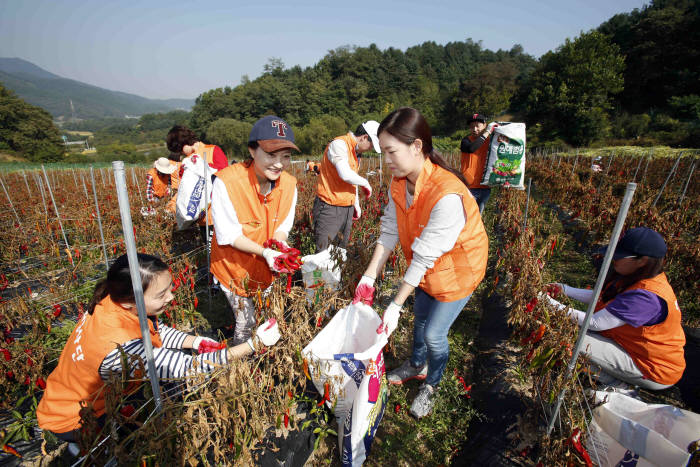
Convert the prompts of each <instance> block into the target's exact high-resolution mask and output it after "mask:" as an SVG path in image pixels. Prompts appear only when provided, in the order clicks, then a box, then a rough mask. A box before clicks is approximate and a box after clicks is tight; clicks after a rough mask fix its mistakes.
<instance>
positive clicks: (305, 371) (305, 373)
mask: <svg viewBox="0 0 700 467" xmlns="http://www.w3.org/2000/svg"><path fill="white" fill-rule="evenodd" d="M304 375H305V376H306V379H311V375H309V362H308V360H306V359H304Z"/></svg>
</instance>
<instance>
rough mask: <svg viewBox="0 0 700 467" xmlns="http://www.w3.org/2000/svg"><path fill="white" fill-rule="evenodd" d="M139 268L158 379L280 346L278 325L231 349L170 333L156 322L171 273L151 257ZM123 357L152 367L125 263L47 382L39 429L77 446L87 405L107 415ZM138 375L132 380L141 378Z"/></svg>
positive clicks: (114, 270)
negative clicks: (107, 393) (108, 392)
mask: <svg viewBox="0 0 700 467" xmlns="http://www.w3.org/2000/svg"><path fill="white" fill-rule="evenodd" d="M138 262H139V271H140V273H141V280H142V287H143V291H144V294H143V295H144V297H143V298H144V303H145V306H146V314H147V315H148V317H149V323H148V326H149V329H150V334H151V341H152V343H153V357H154V359H155V366H156V370H157V371H158V376H159V377H160V378H163V379H171V378H182V377H185V376H187V375H189V374H191V373H195V372H199V373H201V372H209V371H213V370H214V368H215V367H216V366H218V365H225V364H227V363H228V362H229V360H234V359H238V358H242V357H244V356H246V355H249V354H251V353H253V352H254V351H255V349H256V348H259V347H260V346H261V345H266V346H269V345H273V344H275V343H276V342H277V340H278V339H279V330H278V328H277V325H276V323H273V325H272V326H271V327H269V329H268V326H269V324H268V323H264V324H263V325H262V326H260V328H259V329H258V332H257V334H256V337H255V338H253V339H251V340H249V341H248V342H247V343H243V344H241V345H238V346H235V347H230V348H228V349H226V348H225V346H220V345H218V343H217V342H216V341H214V340H212V339H208V338H206V337H198V336H193V335H189V334H185V333H184V332H181V331H178V330H176V329H173V328H170V327H168V326H165V325H164V324H163V323H162V322H161V321H160V320H159V319H158V317H159V316H160V314H161V313H163V311H165V309H166V308H167V307H168V305H169V304H170V301H171V300H172V299H173V294H172V291H171V289H172V287H173V284H172V278H171V276H170V272H169V271H168V265H167V264H165V263H164V262H163V261H161V260H160V259H159V258H157V257H155V256H150V255H145V254H138ZM117 346H120V348H121V351H120V350H119V349H118V348H117ZM182 349H196V350H197V351H198V352H199V355H197V356H196V357H193V356H190V355H188V354H186V353H184V352H181V351H180V350H182ZM122 352H125V353H126V354H127V355H134V356H138V357H140V358H141V359H142V361H146V352H145V347H144V343H143V340H142V337H141V328H140V326H139V318H138V314H137V311H136V305H135V299H134V291H133V286H132V283H131V275H130V273H129V261H128V259H127V256H126V255H122V256H120V257H119V258H117V260H116V261H115V262H114V263H113V264H112V266H111V267H110V268H109V271H108V272H107V278H106V279H104V280H102V281H101V282H99V283H98V284H97V286H96V287H95V292H94V294H93V296H92V299H91V301H90V304H89V306H88V312H87V313H86V314H84V315H83V316H82V318H79V321H78V323H77V325H76V327H75V329H74V330H73V332H72V333H71V335H70V337H69V338H68V341H67V342H66V345H65V347H64V348H63V351H62V352H61V357H60V358H59V360H58V366H57V367H56V369H55V370H54V371H53V372H52V373H51V374H50V375H49V377H48V379H47V382H46V391H45V392H44V395H43V397H42V399H41V401H40V402H39V406H38V408H37V412H36V413H37V420H38V422H39V426H40V427H41V428H43V429H44V430H49V431H52V432H53V433H54V434H55V435H56V436H57V437H58V438H59V439H62V440H64V441H69V442H74V441H76V439H77V437H78V435H79V429H80V408H81V405H83V404H92V407H93V409H94V411H95V413H96V416H97V417H98V419H99V417H102V416H103V415H104V413H105V399H104V391H103V387H104V384H105V382H106V381H107V380H109V378H110V377H111V376H112V375H113V374H121V373H122ZM134 370H135V368H134V369H132V371H131V376H132V377H135V375H134V373H135V371H134ZM102 420H104V419H102Z"/></svg>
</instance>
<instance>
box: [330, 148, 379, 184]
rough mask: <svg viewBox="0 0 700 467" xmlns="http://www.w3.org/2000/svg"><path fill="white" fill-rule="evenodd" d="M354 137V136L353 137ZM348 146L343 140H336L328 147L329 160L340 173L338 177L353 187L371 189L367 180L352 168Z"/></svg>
mask: <svg viewBox="0 0 700 467" xmlns="http://www.w3.org/2000/svg"><path fill="white" fill-rule="evenodd" d="M353 136H354V135H353ZM349 157H350V156H349V154H348V146H347V144H345V141H343V140H341V139H334V140H333V141H331V144H329V145H328V160H329V161H330V162H331V164H333V166H334V167H335V169H336V170H337V171H338V176H339V177H340V178H341V179H342V180H343V181H345V182H347V183H349V184H351V185H359V186H364V187H367V188H369V187H370V185H369V182H368V181H367V179H365V178H363V177H361V176H360V175H359V174H358V173H357V172H355V171H354V170H352V169H351V168H350V162H349Z"/></svg>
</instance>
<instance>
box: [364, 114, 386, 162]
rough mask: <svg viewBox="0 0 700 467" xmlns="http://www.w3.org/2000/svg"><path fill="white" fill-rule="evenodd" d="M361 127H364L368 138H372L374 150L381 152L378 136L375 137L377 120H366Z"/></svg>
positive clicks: (377, 127) (377, 126)
mask: <svg viewBox="0 0 700 467" xmlns="http://www.w3.org/2000/svg"><path fill="white" fill-rule="evenodd" d="M362 128H364V129H365V131H366V132H367V134H368V135H369V138H370V139H371V140H372V146H374V152H378V153H379V154H381V153H382V150H381V149H380V148H379V138H378V137H377V130H378V129H379V122H377V121H375V120H367V121H366V122H364V123H363V124H362Z"/></svg>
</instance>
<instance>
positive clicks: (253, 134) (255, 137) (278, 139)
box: [248, 115, 301, 153]
mask: <svg viewBox="0 0 700 467" xmlns="http://www.w3.org/2000/svg"><path fill="white" fill-rule="evenodd" d="M253 141H257V142H258V144H259V145H260V147H261V148H262V150H263V151H265V152H268V153H269V152H275V151H279V150H280V149H295V150H297V151H299V148H298V147H297V146H296V144H294V131H292V127H291V126H289V124H288V123H287V122H285V121H284V120H282V119H281V118H279V117H277V116H275V115H268V116H267V117H263V118H261V119H260V120H258V121H257V122H255V125H253V129H252V130H250V136H249V137H248V142H249V143H252V142H253ZM299 152H301V151H299Z"/></svg>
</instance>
